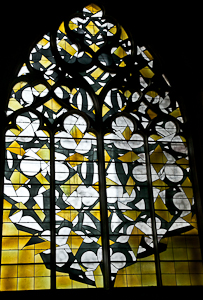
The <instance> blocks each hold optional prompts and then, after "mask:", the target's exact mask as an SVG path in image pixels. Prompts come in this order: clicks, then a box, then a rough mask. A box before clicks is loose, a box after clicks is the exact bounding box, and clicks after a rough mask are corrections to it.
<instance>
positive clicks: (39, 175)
mask: <svg viewBox="0 0 203 300" xmlns="http://www.w3.org/2000/svg"><path fill="white" fill-rule="evenodd" d="M35 177H36V178H37V179H38V180H39V182H40V183H41V184H42V185H43V186H44V187H45V189H46V190H48V189H49V188H50V185H49V181H48V180H47V179H46V178H45V177H44V176H43V175H42V174H41V173H39V174H37V175H36V176H35Z"/></svg>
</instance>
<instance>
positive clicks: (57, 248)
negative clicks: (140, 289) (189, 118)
mask: <svg viewBox="0 0 203 300" xmlns="http://www.w3.org/2000/svg"><path fill="white" fill-rule="evenodd" d="M51 40H52V41H54V42H52V43H51ZM135 44H136V43H135V42H133V41H132V38H130V35H129V33H128V32H127V31H126V30H125V28H124V27H122V26H121V25H120V24H119V23H117V21H115V19H114V18H113V17H112V18H111V17H109V16H108V17H107V16H106V15H105V14H104V11H103V8H101V7H99V6H98V5H96V4H93V3H91V4H89V5H87V6H86V7H84V8H82V9H81V10H80V13H76V15H75V16H71V17H70V18H69V19H67V20H61V25H60V26H59V28H58V29H57V28H56V30H55V33H54V32H52V33H51V32H49V33H46V34H45V35H44V36H43V37H42V38H41V40H40V41H39V42H38V43H37V44H36V46H35V47H34V48H33V49H32V50H31V52H30V53H29V56H28V57H27V58H26V59H25V61H27V63H26V64H23V66H22V67H21V69H20V70H19V73H18V77H17V78H16V80H15V83H14V84H13V87H12V90H11V92H10V97H9V99H8V109H7V127H6V132H5V172H4V198H3V227H2V252H1V279H0V282H1V290H2V291H7V290H36V289H50V288H51V289H70V288H91V287H92V288H94V287H97V288H112V287H135V286H156V285H158V286H161V285H172V286H175V285H203V267H202V258H201V251H200V245H199V237H198V227H197V220H196V206H195V200H194V195H193V188H192V177H191V171H190V165H189V153H188V147H187V136H186V134H185V132H184V120H183V117H182V115H181V111H180V108H179V104H178V102H177V99H176V96H175V95H174V93H173V90H172V87H171V86H170V83H169V82H168V80H167V79H166V76H165V75H164V74H161V73H160V70H159V67H158V63H157V60H156V59H155V58H154V56H153V55H152V54H151V51H149V50H148V49H147V48H146V47H145V46H141V45H140V46H136V48H135ZM132 54H133V55H132ZM124 70H125V72H124ZM37 76H38V79H36V78H37ZM118 78H119V80H118ZM105 230H106V231H105ZM108 258H109V263H107V262H108ZM107 278H108V280H107Z"/></svg>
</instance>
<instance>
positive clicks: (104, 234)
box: [97, 131, 111, 290]
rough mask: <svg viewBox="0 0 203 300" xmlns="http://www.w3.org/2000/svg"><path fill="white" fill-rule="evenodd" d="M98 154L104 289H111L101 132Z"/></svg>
mask: <svg viewBox="0 0 203 300" xmlns="http://www.w3.org/2000/svg"><path fill="white" fill-rule="evenodd" d="M97 154H98V169H99V193H100V214H101V237H102V249H103V276H104V288H105V289H107V290H108V289H110V280H111V275H110V252H109V226H108V213H107V196H106V176H105V162H104V141H103V134H102V132H101V131H100V132H99V133H98V136H97Z"/></svg>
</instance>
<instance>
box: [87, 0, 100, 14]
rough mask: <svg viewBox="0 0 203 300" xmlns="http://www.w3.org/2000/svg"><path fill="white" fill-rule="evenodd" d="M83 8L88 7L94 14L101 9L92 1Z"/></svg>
mask: <svg viewBox="0 0 203 300" xmlns="http://www.w3.org/2000/svg"><path fill="white" fill-rule="evenodd" d="M85 8H86V9H88V10H89V11H90V12H91V13H93V14H96V13H97V12H99V11H100V10H101V8H100V7H99V6H98V5H96V4H94V3H91V4H89V5H87V6H85Z"/></svg>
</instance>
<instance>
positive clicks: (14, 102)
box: [8, 98, 23, 111]
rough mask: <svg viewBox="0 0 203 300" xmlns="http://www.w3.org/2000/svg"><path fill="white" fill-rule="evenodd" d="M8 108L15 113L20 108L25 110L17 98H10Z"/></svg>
mask: <svg viewBox="0 0 203 300" xmlns="http://www.w3.org/2000/svg"><path fill="white" fill-rule="evenodd" d="M8 108H10V109H12V110H13V111H16V110H18V109H20V108H23V106H22V105H21V104H20V103H19V102H18V101H17V100H16V99H15V98H10V99H9V103H8Z"/></svg>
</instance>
